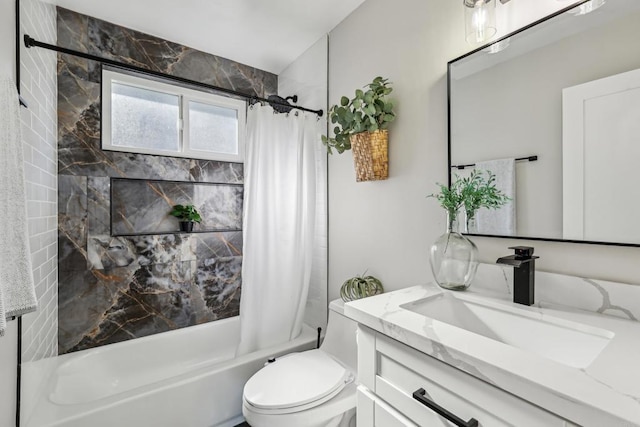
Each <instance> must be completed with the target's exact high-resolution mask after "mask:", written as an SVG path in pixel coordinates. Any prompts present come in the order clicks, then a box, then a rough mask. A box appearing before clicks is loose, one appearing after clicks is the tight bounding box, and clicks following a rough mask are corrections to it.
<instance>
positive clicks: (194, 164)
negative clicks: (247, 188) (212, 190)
mask: <svg viewBox="0 0 640 427" xmlns="http://www.w3.org/2000/svg"><path fill="white" fill-rule="evenodd" d="M189 173H190V179H191V181H197V182H213V183H228V184H242V183H243V182H244V165H243V164H242V163H227V162H217V161H214V160H191V165H190V171H189Z"/></svg>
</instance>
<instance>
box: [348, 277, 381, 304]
mask: <svg viewBox="0 0 640 427" xmlns="http://www.w3.org/2000/svg"><path fill="white" fill-rule="evenodd" d="M383 292H384V288H383V287H382V282H381V281H380V280H378V279H376V278H375V277H373V276H364V277H362V276H356V277H352V278H351V279H349V280H347V281H346V282H344V283H343V284H342V287H341V288H340V297H341V298H342V300H343V301H345V302H348V301H353V300H357V299H360V298H365V297H370V296H373V295H378V294H381V293H383Z"/></svg>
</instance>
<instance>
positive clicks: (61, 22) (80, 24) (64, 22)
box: [56, 7, 89, 52]
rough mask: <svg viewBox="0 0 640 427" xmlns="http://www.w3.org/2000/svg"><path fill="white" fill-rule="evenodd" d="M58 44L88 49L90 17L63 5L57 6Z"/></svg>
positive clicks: (80, 49) (81, 49) (82, 49)
mask: <svg viewBox="0 0 640 427" xmlns="http://www.w3.org/2000/svg"><path fill="white" fill-rule="evenodd" d="M56 12H57V18H56V19H57V36H58V41H57V43H58V46H64V47H66V48H69V49H74V50H79V51H81V52H86V51H87V45H88V44H89V43H88V42H89V36H88V34H87V28H88V23H89V17H88V16H86V15H83V14H81V13H77V12H74V11H72V10H69V9H65V8H63V7H56Z"/></svg>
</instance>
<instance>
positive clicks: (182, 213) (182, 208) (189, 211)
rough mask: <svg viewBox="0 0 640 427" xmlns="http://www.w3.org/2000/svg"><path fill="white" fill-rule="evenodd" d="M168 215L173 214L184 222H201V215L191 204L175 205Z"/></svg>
mask: <svg viewBox="0 0 640 427" xmlns="http://www.w3.org/2000/svg"><path fill="white" fill-rule="evenodd" d="M169 215H172V216H175V217H176V218H178V219H179V220H180V221H184V222H198V223H199V222H201V221H202V217H201V216H200V214H199V213H198V210H197V209H196V208H195V206H193V205H175V206H174V207H173V209H172V210H171V212H169Z"/></svg>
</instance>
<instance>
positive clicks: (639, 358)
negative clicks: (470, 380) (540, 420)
mask: <svg viewBox="0 0 640 427" xmlns="http://www.w3.org/2000/svg"><path fill="white" fill-rule="evenodd" d="M442 292H450V291H444V290H442V289H441V288H439V287H438V286H436V285H433V284H429V285H423V286H414V287H410V288H406V289H401V290H398V291H393V292H389V293H386V294H382V295H377V296H375V297H370V298H365V299H361V300H357V301H352V302H350V303H347V304H345V315H346V316H348V317H350V318H351V319H353V320H355V321H357V322H358V323H361V324H363V325H365V326H368V327H370V328H372V329H374V330H376V331H378V332H381V333H383V334H385V335H387V336H389V337H391V338H394V339H396V340H397V341H400V342H402V343H404V344H407V345H409V346H411V347H413V348H415V349H417V350H419V351H421V352H423V353H425V354H427V355H429V356H432V357H435V358H436V359H439V360H441V361H443V362H445V363H447V364H449V365H451V366H454V367H456V368H458V369H460V370H462V371H465V372H467V373H469V374H471V375H473V376H475V377H477V378H479V379H481V380H483V381H485V382H488V383H490V384H492V385H494V386H496V387H499V388H501V389H503V390H505V391H508V392H510V393H512V394H514V395H517V396H519V397H521V398H522V399H524V400H527V401H529V402H531V403H533V404H535V405H538V406H540V407H542V408H545V409H547V410H548V411H550V412H552V413H555V414H557V415H559V416H561V417H563V418H566V419H568V420H570V421H572V422H574V423H577V424H580V425H583V426H597V427H602V426H639V425H640V322H637V321H634V320H626V319H622V318H617V317H613V316H607V315H602V314H598V313H594V312H589V311H585V310H579V309H576V308H573V307H568V306H562V305H558V304H552V303H545V302H540V303H537V304H536V305H535V306H531V307H527V306H521V305H516V304H513V303H512V302H511V299H510V298H511V296H510V295H509V294H500V293H495V292H478V291H474V290H473V287H472V288H471V289H470V290H468V291H466V292H464V294H465V295H469V296H472V297H479V298H482V299H487V300H490V301H491V303H494V304H496V303H497V304H504V305H507V306H510V307H513V306H517V307H518V308H521V309H522V310H528V311H533V312H537V313H542V314H544V315H549V316H553V317H556V318H560V319H566V320H569V321H572V322H578V323H582V324H584V325H588V326H593V327H596V328H601V329H605V330H607V331H611V332H613V333H614V334H615V335H614V337H613V338H612V339H611V341H610V342H609V344H608V345H607V346H606V347H605V348H604V350H603V351H602V352H601V353H600V354H599V355H598V356H597V358H596V359H595V360H594V361H593V362H592V363H591V364H590V365H588V366H587V367H586V368H583V369H579V368H572V367H569V366H566V365H564V364H561V363H559V362H555V361H553V360H551V359H547V358H545V357H542V356H538V355H536V354H533V353H530V352H527V351H525V350H521V349H519V348H516V347H512V346H510V345H507V344H504V343H502V342H499V341H495V340H493V339H490V338H486V337H484V336H481V335H478V334H475V333H472V332H468V331H466V330H464V329H461V328H456V327H454V326H451V325H448V324H446V323H443V322H440V321H438V320H434V319H431V318H428V317H425V316H424V315H421V314H418V313H415V312H413V311H409V310H406V309H404V308H402V307H401V306H402V305H404V304H407V303H410V302H413V301H416V300H420V299H423V298H427V297H430V296H434V295H437V294H440V293H442ZM456 294H457V293H456ZM523 333H526V331H523Z"/></svg>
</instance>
